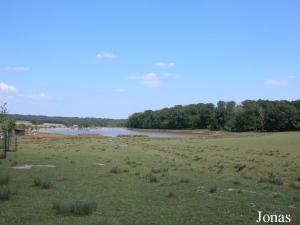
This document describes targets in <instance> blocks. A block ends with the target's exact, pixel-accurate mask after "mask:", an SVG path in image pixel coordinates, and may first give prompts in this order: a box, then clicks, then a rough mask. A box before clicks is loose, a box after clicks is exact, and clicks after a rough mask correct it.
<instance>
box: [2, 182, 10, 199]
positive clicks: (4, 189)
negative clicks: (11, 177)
mask: <svg viewBox="0 0 300 225" xmlns="http://www.w3.org/2000/svg"><path fill="white" fill-rule="evenodd" d="M10 196H11V190H10V188H9V187H8V186H6V185H5V186H0V201H6V200H9V199H10Z"/></svg>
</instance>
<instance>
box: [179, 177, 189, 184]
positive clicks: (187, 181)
mask: <svg viewBox="0 0 300 225" xmlns="http://www.w3.org/2000/svg"><path fill="white" fill-rule="evenodd" d="M179 182H180V183H189V182H190V179H189V178H181V179H180V180H179Z"/></svg>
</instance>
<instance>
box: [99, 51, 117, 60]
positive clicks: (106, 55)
mask: <svg viewBox="0 0 300 225" xmlns="http://www.w3.org/2000/svg"><path fill="white" fill-rule="evenodd" d="M96 58H97V59H115V58H117V56H116V54H114V53H112V52H100V53H98V54H97V55H96Z"/></svg>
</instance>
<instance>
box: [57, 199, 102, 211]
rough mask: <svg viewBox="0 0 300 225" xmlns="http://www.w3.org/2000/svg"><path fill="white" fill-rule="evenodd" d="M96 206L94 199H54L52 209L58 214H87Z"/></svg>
mask: <svg viewBox="0 0 300 225" xmlns="http://www.w3.org/2000/svg"><path fill="white" fill-rule="evenodd" d="M96 208H97V203H96V202H94V201H82V200H80V201H56V202H54V203H53V209H54V210H55V211H56V212H57V213H59V214H71V213H73V214H77V215H89V214H91V213H92V212H94V211H95V210H96Z"/></svg>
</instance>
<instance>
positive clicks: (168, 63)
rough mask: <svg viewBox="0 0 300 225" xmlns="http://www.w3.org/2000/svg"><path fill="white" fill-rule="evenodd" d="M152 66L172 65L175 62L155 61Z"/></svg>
mask: <svg viewBox="0 0 300 225" xmlns="http://www.w3.org/2000/svg"><path fill="white" fill-rule="evenodd" d="M154 66H158V67H174V66H176V64H175V63H174V62H157V63H154Z"/></svg>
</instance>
